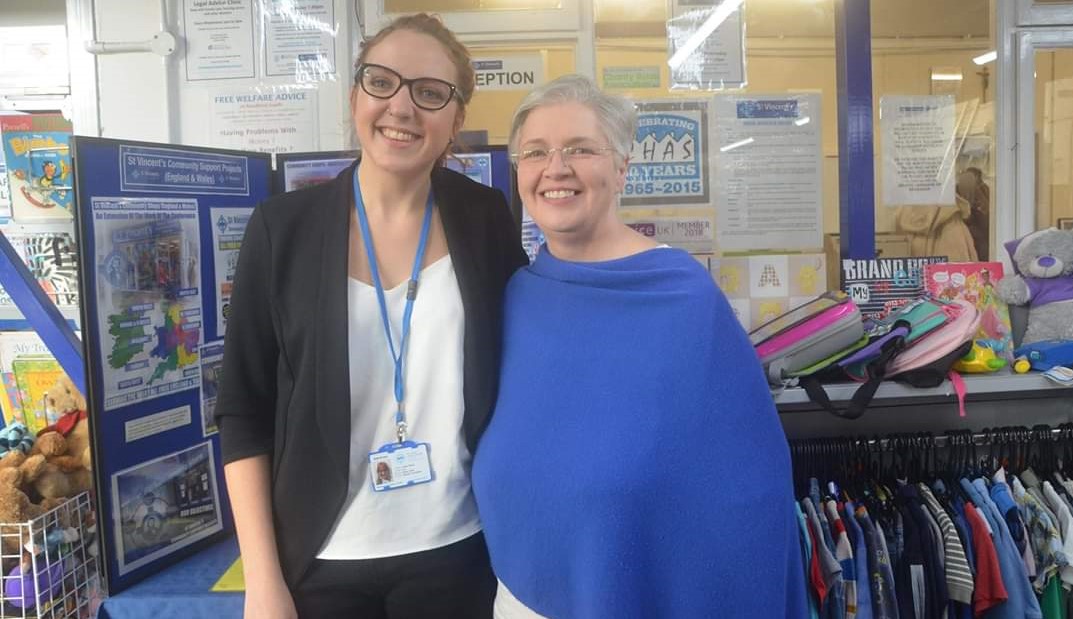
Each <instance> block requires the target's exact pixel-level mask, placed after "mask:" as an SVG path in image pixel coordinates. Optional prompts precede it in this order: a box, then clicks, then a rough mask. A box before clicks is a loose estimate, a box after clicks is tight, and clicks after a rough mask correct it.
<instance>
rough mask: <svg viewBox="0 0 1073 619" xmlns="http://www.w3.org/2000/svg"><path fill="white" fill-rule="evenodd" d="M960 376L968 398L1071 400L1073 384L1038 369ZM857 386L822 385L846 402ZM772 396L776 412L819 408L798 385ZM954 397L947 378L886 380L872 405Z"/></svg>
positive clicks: (831, 394)
mask: <svg viewBox="0 0 1073 619" xmlns="http://www.w3.org/2000/svg"><path fill="white" fill-rule="evenodd" d="M964 379H965V390H966V393H967V395H966V399H967V400H968V401H977V402H979V401H998V400H1011V399H1029V398H1055V397H1068V398H1069V399H1070V401H1071V402H1073V387H1065V386H1062V385H1059V384H1057V383H1054V382H1052V381H1050V380H1048V379H1046V378H1044V377H1043V375H1042V374H1040V373H1039V372H1030V373H1028V374H1014V373H1012V372H1010V371H1008V370H1006V371H1003V372H998V373H995V374H977V375H967V376H964ZM858 386H859V385H858V384H857V383H835V384H830V385H825V388H826V389H827V394H828V396H830V398H831V401H832V402H847V401H849V399H850V398H851V397H852V396H853V393H854V392H855V391H856V390H857V387H858ZM774 398H775V405H776V406H777V407H778V409H779V412H780V413H790V412H802V411H813V410H822V409H821V407H820V406H819V405H817V404H814V403H813V402H812V401H810V400H809V398H808V394H806V393H805V390H804V389H801V388H800V387H792V388H789V389H785V390H783V391H782V392H781V393H777V394H774ZM956 399H957V394H955V393H954V388H953V386H952V385H951V384H950V381H949V380H947V381H944V382H943V384H941V385H939V386H938V387H933V388H929V389H917V388H916V387H911V386H909V385H906V384H903V383H898V382H894V381H893V380H889V381H885V382H884V383H883V384H882V385H880V386H879V390H878V391H876V395H875V398H874V399H873V400H872V406H906V405H918V404H927V403H932V402H949V401H955V400H956Z"/></svg>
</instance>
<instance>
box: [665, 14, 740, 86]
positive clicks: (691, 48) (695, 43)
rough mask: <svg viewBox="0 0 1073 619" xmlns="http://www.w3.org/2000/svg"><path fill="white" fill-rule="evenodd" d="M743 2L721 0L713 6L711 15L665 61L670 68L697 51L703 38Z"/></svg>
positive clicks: (710, 33)
mask: <svg viewBox="0 0 1073 619" xmlns="http://www.w3.org/2000/svg"><path fill="white" fill-rule="evenodd" d="M744 2H745V0H723V3H722V4H720V5H719V6H717V7H715V10H714V11H712V14H711V16H710V17H708V19H706V20H705V21H704V23H703V24H702V25H701V27H700V28H698V29H697V31H696V32H694V33H693V34H692V35H691V36H690V37H689V38H688V39H686V42H685V44H683V45H682V47H680V48H678V51H677V52H675V53H674V55H673V56H671V59H670V60H668V61H667V64H668V65H670V67H671V69H672V70H675V69H677V68H678V67H679V66H681V64H682V63H683V62H685V59H686V58H688V57H689V56H690V54H692V53H693V52H695V51H697V48H698V47H700V46H701V44H702V43H704V40H705V39H707V38H708V37H710V36H711V35H712V33H713V32H715V29H716V28H718V27H719V26H720V25H721V24H722V23H723V22H725V21H726V20H727V18H728V17H730V16H731V14H733V13H734V11H737V10H738V9H739V8H741V5H742V4H743V3H744Z"/></svg>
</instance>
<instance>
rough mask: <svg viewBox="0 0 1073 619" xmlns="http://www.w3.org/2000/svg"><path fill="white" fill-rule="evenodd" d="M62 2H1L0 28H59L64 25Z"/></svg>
mask: <svg viewBox="0 0 1073 619" xmlns="http://www.w3.org/2000/svg"><path fill="white" fill-rule="evenodd" d="M66 16H67V10H66V7H65V2H64V0H3V2H0V26H2V27H5V28H7V27H19V26H59V25H62V24H64V23H66V19H67V17H66Z"/></svg>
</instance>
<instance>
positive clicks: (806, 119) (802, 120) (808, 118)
mask: <svg viewBox="0 0 1073 619" xmlns="http://www.w3.org/2000/svg"><path fill="white" fill-rule="evenodd" d="M810 122H812V117H811V116H805V117H803V118H798V119H797V120H795V121H794V124H795V125H797V126H798V127H804V126H805V125H807V124H809V123H810Z"/></svg>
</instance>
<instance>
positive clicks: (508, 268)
mask: <svg viewBox="0 0 1073 619" xmlns="http://www.w3.org/2000/svg"><path fill="white" fill-rule="evenodd" d="M356 66H357V69H356V72H355V77H354V85H353V87H352V90H351V97H350V105H351V114H352V118H353V121H354V125H355V128H356V131H357V134H358V138H359V141H360V143H361V147H362V156H361V160H360V162H358V163H357V164H355V166H353V167H351V168H350V169H348V170H346V171H344V172H343V173H342V174H340V176H339V177H338V178H336V179H335V180H334V181H332V182H330V183H328V184H325V185H321V186H318V187H313V188H309V189H304V190H301V191H297V192H293V193H288V194H285V195H282V196H277V197H274V198H272V199H270V200H268V201H266V202H265V203H263V204H261V205H260V206H259V207H258V208H257V209H256V211H255V212H254V215H253V217H252V218H251V220H250V222H249V225H248V228H247V232H246V238H245V240H244V241H243V246H242V253H241V257H240V259H239V265H238V268H237V271H236V274H235V285H234V294H233V296H232V299H231V303H232V306H231V308H232V314H231V317H230V320H229V323H228V332H227V338H226V348H225V355H224V374H223V381H222V385H221V391H220V397H219V400H218V403H217V419H218V423H219V427H220V436H221V440H222V446H223V457H224V461H225V462H226V465H225V473H226V478H227V485H228V490H229V493H230V496H231V503H232V506H233V508H234V513H235V523H236V528H237V529H238V538H239V545H240V547H241V550H242V558H243V565H244V569H245V575H246V607H245V615H246V617H247V619H253V618H256V619H265V618H275V617H294V616H296V613H297V615H300V616H302V617H370V618H376V617H384V618H390V619H407V618H418V617H422V618H423V617H432V616H435V617H443V618H452V617H458V618H460V619H461V618H466V619H470V618H474V617H488V616H490V615H491V603H492V598H493V595H494V591H495V578H494V577H493V575H492V573H491V571H490V568H489V565H488V558H487V551H486V549H485V545H484V540H483V537H482V534H481V523H480V520H479V518H478V516H477V510H476V505H475V503H474V499H473V494H472V491H471V489H470V481H469V470H470V461H471V454H472V452H473V450H474V447H475V446H476V443H477V439H478V438H479V436H480V434H481V432H482V431H483V429H484V427H485V425H486V424H487V422H488V419H489V414H490V412H491V408H492V405H493V403H494V398H495V391H496V378H497V373H498V370H497V368H498V366H499V346H500V328H501V318H500V311H501V308H500V306H501V303H502V293H503V288H504V285H505V283H506V281H507V279H508V278H509V277H510V275H511V274H512V273H513V272H514V270H515V269H516V268H517V267H518V266H520V265H521V264H523V263H524V262H525V254H524V253H523V252H522V250H521V249H520V247H519V243H518V239H517V234H516V232H515V229H514V226H513V222H512V220H511V217H510V212H509V210H508V207H507V204H506V203H505V201H504V199H503V197H502V194H500V193H498V192H496V191H495V190H492V189H488V188H485V187H483V186H481V185H479V184H477V183H474V182H472V181H470V180H468V179H467V178H465V177H464V176H462V175H459V174H455V173H453V172H450V171H448V170H446V169H445V168H443V167H442V166H441V165H440V164H441V163H442V160H443V158H444V156H445V154H446V153H447V151H448V149H449V147H450V144H451V142H452V141H453V139H454V136H455V135H456V134H457V133H458V131H459V129H460V128H461V126H462V123H463V120H464V117H465V104H466V102H467V101H469V99H470V96H471V95H472V93H473V89H474V74H473V70H472V68H471V66H470V59H469V54H468V52H467V51H466V49H465V47H464V46H463V45H462V44H461V43H459V42H458V40H457V39H456V38H455V37H454V36H453V35H452V33H451V32H450V31H449V30H447V28H446V27H444V26H443V24H442V23H441V22H440V21H439V20H437V19H436V18H434V17H430V16H428V15H424V14H421V15H414V16H408V17H403V18H400V19H398V20H396V21H395V22H393V23H392V24H391V25H389V26H388V27H387V28H385V29H384V30H382V31H381V32H380V33H378V34H377V35H376V36H375V37H373V38H372V39H371V40H369V41H367V42H366V43H365V45H364V46H363V48H362V51H361V54H360V56H359V58H358V61H357V65H356ZM381 464H383V465H384V466H381ZM385 470H387V471H391V472H392V474H390V475H383V474H378V472H380V473H382V472H383V471H385Z"/></svg>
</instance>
